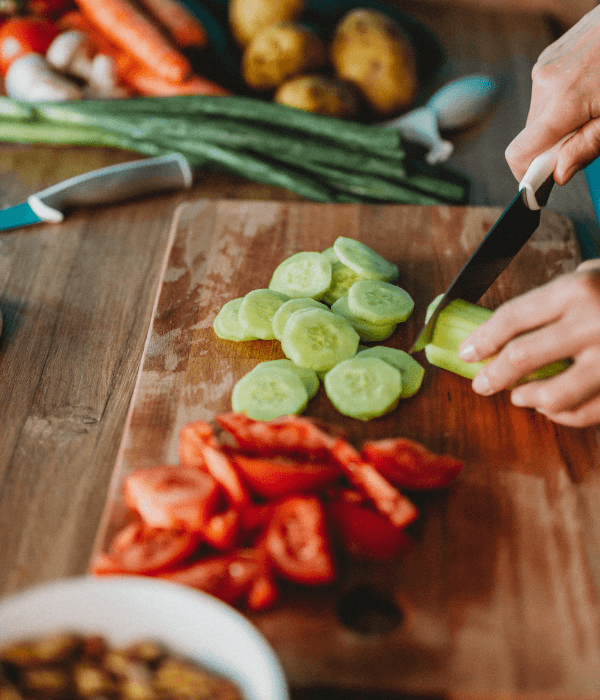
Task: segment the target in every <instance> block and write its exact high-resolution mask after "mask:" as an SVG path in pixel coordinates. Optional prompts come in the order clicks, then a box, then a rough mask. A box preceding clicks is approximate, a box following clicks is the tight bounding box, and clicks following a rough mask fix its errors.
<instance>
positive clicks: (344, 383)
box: [324, 353, 402, 421]
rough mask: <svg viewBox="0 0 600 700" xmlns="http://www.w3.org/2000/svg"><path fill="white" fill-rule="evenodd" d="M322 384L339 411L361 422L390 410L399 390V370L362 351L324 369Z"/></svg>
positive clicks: (400, 381) (394, 404) (393, 405)
mask: <svg viewBox="0 0 600 700" xmlns="http://www.w3.org/2000/svg"><path fill="white" fill-rule="evenodd" d="M324 384H325V392H326V393H327V396H328V397H329V400H330V401H331V403H332V404H333V405H334V406H335V407H336V408H337V410H338V411H339V412H340V413H342V414H344V415H345V416H351V417H352V418H358V419H359V420H363V421H367V420H371V419H372V418H377V417H378V416H382V415H383V414H384V413H387V412H388V411H391V410H392V409H393V408H395V407H396V405H397V404H398V399H399V398H400V394H401V393H402V379H401V377H400V372H399V371H398V370H397V369H396V368H395V367H392V365H390V364H388V363H387V362H384V361H383V360H380V359H379V358H377V357H364V356H363V353H361V354H360V355H358V356H356V357H353V358H351V359H349V360H345V361H344V362H340V363H339V364H338V365H336V366H335V367H334V368H333V369H331V370H330V371H329V372H327V374H326V375H325V379H324Z"/></svg>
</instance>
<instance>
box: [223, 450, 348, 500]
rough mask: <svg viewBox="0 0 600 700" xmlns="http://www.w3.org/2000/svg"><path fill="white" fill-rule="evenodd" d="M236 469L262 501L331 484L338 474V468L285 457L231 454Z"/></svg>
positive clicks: (339, 472) (339, 471)
mask: <svg viewBox="0 0 600 700" xmlns="http://www.w3.org/2000/svg"><path fill="white" fill-rule="evenodd" d="M231 458H232V461H233V464H234V466H235V467H236V469H237V470H238V471H239V472H240V473H241V474H242V476H243V477H244V480H245V481H246V483H247V484H249V485H250V488H251V489H252V490H253V491H254V492H255V493H256V494H257V495H258V496H261V497H263V498H281V497H282V496H287V495H288V494H292V493H303V492H306V491H314V490H315V489H319V488H321V487H323V486H326V485H328V484H331V483H333V482H334V481H335V480H336V479H337V478H338V477H339V476H340V474H341V470H340V468H339V467H338V466H337V465H333V464H331V463H329V464H327V463H321V464H319V463H316V462H308V461H300V460H295V459H290V458H287V457H250V456H248V455H244V454H241V453H235V454H232V455H231Z"/></svg>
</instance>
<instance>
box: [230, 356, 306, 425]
mask: <svg viewBox="0 0 600 700" xmlns="http://www.w3.org/2000/svg"><path fill="white" fill-rule="evenodd" d="M307 403H308V393H307V391H306V387H305V384H304V382H303V381H302V379H301V378H300V376H299V375H298V373H297V372H295V371H294V370H292V369H289V368H288V367H283V366H281V367H271V368H270V370H269V371H268V372H267V371H260V372H257V371H254V370H253V371H252V372H248V374H246V375H244V376H243V377H242V378H241V379H240V380H239V381H238V382H237V384H236V385H235V386H234V387H233V393H232V395H231V405H232V408H233V410H234V411H235V412H236V413H245V414H246V415H247V416H249V417H250V418H254V419H255V420H272V419H273V418H277V417H278V416H285V415H288V414H294V413H302V411H304V409H305V408H306V404H307Z"/></svg>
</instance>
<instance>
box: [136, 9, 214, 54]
mask: <svg viewBox="0 0 600 700" xmlns="http://www.w3.org/2000/svg"><path fill="white" fill-rule="evenodd" d="M139 3H140V5H142V7H144V8H145V9H146V10H147V11H148V13H149V14H150V15H152V16H153V17H154V18H155V19H156V20H157V21H158V22H159V23H160V24H162V25H163V26H164V27H165V28H166V29H167V30H168V31H169V34H170V35H171V36H172V37H173V40H174V41H175V43H176V44H177V46H179V47H181V48H182V49H187V48H191V47H194V48H200V49H203V48H205V47H206V46H208V34H207V32H206V29H205V28H204V25H203V24H202V22H200V20H199V19H198V18H197V17H196V15H194V14H193V13H192V12H190V10H188V8H187V7H185V6H184V5H182V4H181V3H180V2H179V1H178V0H139Z"/></svg>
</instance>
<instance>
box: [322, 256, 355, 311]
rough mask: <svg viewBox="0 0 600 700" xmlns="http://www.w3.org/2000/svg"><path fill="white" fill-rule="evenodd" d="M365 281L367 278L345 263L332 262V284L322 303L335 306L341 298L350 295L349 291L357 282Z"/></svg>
mask: <svg viewBox="0 0 600 700" xmlns="http://www.w3.org/2000/svg"><path fill="white" fill-rule="evenodd" d="M363 279H365V278H364V277H363V276H362V275H359V274H358V272H355V271H354V270H353V269H352V268H350V267H348V266H347V265H344V263H343V262H340V261H339V260H338V261H337V262H332V263H331V284H330V285H329V288H328V289H327V291H326V292H325V294H323V296H322V297H321V301H324V302H325V303H326V304H329V305H330V306H331V305H332V304H335V302H336V301H337V300H338V299H339V298H340V297H345V296H346V295H347V294H348V290H349V289H350V287H351V286H352V285H353V284H354V283H355V282H358V281H359V280H363Z"/></svg>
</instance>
